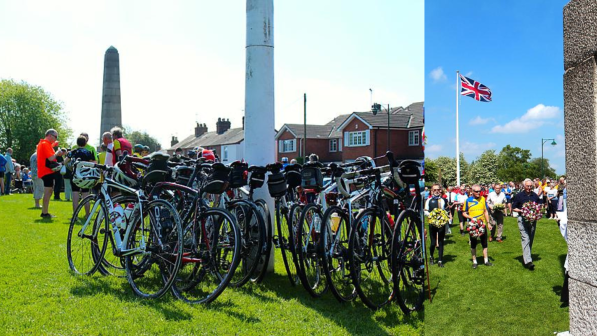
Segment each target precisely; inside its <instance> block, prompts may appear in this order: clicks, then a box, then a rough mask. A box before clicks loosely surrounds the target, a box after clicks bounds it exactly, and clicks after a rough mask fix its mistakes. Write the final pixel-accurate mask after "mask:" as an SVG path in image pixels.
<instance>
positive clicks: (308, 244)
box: [296, 204, 328, 298]
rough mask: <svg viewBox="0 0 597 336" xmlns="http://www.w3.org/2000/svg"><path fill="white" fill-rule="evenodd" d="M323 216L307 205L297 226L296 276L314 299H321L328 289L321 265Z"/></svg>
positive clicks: (313, 205) (317, 208)
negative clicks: (297, 267) (297, 266)
mask: <svg viewBox="0 0 597 336" xmlns="http://www.w3.org/2000/svg"><path fill="white" fill-rule="evenodd" d="M322 225H323V215H322V214H321V210H320V208H319V206H317V205H315V204H308V205H306V206H305V208H304V209H303V211H302V212H301V219H300V221H299V225H298V237H299V239H298V243H299V245H298V249H297V252H296V254H297V255H298V260H299V265H300V267H299V269H298V274H299V277H300V279H301V282H302V284H303V287H305V290H307V292H308V293H309V294H310V295H311V296H312V297H314V298H318V297H321V296H322V295H323V294H324V293H325V292H326V291H327V288H328V283H327V280H326V279H325V274H324V271H323V267H322V265H321V252H320V251H319V248H320V247H321V244H320V239H321V227H322Z"/></svg>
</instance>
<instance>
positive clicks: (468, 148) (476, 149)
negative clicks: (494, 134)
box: [460, 141, 495, 156]
mask: <svg viewBox="0 0 597 336" xmlns="http://www.w3.org/2000/svg"><path fill="white" fill-rule="evenodd" d="M494 147H495V143H493V142H487V143H475V142H469V141H465V142H464V143H461V144H460V152H462V153H464V154H473V155H475V156H479V155H481V153H483V152H484V151H486V150H488V149H492V148H494Z"/></svg>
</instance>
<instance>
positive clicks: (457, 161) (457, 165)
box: [456, 70, 460, 187]
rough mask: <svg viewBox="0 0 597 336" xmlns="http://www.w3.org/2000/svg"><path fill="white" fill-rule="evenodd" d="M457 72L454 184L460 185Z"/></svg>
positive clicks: (457, 76) (457, 73) (457, 78)
mask: <svg viewBox="0 0 597 336" xmlns="http://www.w3.org/2000/svg"><path fill="white" fill-rule="evenodd" d="M459 73H460V71H458V70H456V186H457V187H460V143H459V141H458V96H459V94H458V85H459V84H460V83H459Z"/></svg>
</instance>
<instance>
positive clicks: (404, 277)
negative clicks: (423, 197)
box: [392, 210, 426, 314]
mask: <svg viewBox="0 0 597 336" xmlns="http://www.w3.org/2000/svg"><path fill="white" fill-rule="evenodd" d="M420 227H421V219H420V217H419V214H418V213H417V212H415V211H413V210H405V211H402V212H401V213H400V215H399V216H398V219H397V220H396V228H395V230H394V237H393V238H392V273H393V274H394V275H395V276H394V278H393V279H394V291H395V294H396V299H397V301H398V305H399V306H400V309H402V311H403V312H404V313H405V314H409V313H410V312H412V311H415V310H419V309H421V308H422V307H423V301H424V298H425V280H426V275H425V260H424V258H423V245H422V241H421V233H420V231H421V229H420Z"/></svg>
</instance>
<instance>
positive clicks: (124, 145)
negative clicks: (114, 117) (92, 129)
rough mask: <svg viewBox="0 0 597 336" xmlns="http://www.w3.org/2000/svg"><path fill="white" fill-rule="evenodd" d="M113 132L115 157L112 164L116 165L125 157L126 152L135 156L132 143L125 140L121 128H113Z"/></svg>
mask: <svg viewBox="0 0 597 336" xmlns="http://www.w3.org/2000/svg"><path fill="white" fill-rule="evenodd" d="M111 132H112V140H113V143H114V150H113V154H114V157H113V158H112V164H113V165H116V162H118V161H119V160H121V157H122V156H123V155H125V152H126V154H128V155H133V146H131V143H130V142H129V141H128V140H127V139H125V138H124V135H123V134H122V129H120V127H113V128H112V129H111Z"/></svg>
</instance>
